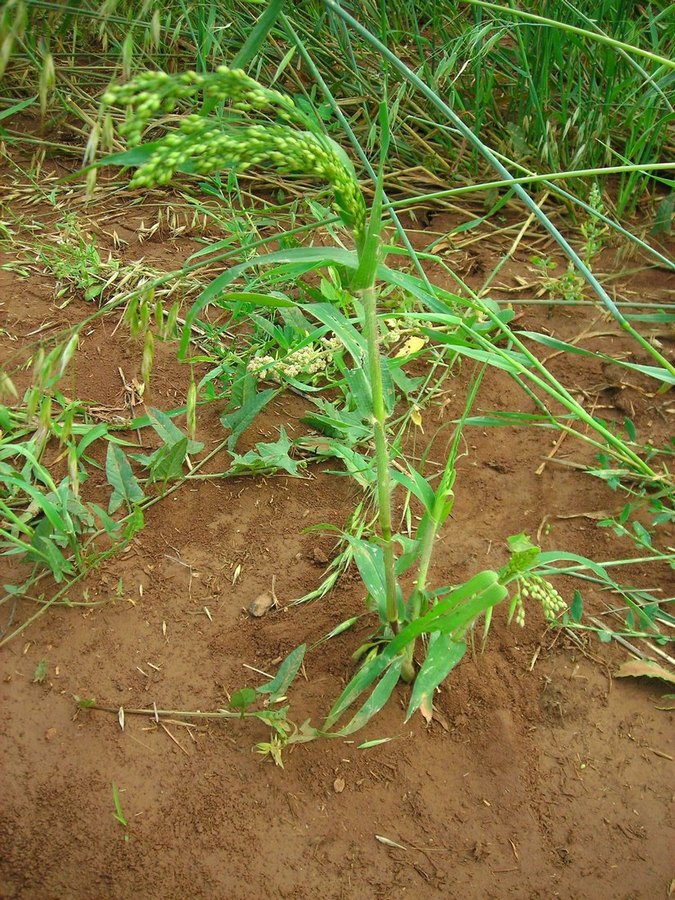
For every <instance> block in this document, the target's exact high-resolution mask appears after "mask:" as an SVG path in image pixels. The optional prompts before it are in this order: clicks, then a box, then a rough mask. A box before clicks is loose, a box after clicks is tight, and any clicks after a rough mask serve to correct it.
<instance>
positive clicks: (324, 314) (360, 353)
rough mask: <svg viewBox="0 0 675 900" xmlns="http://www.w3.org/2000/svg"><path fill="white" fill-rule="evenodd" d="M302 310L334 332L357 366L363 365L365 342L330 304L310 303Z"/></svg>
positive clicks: (355, 329)
mask: <svg viewBox="0 0 675 900" xmlns="http://www.w3.org/2000/svg"><path fill="white" fill-rule="evenodd" d="M304 310H305V312H306V313H308V314H309V315H312V316H314V318H315V319H318V320H319V322H321V323H322V324H323V325H327V326H328V327H329V328H330V329H331V331H334V332H335V334H336V335H337V336H338V337H339V338H340V340H341V341H342V343H343V345H344V347H345V350H347V352H348V353H349V355H350V356H351V357H352V359H353V360H354V362H355V363H356V364H357V365H362V364H363V360H364V358H365V355H366V342H365V340H364V338H363V336H362V335H361V333H360V332H359V330H358V329H357V328H355V327H354V326H353V325H352V323H351V322H350V321H349V319H347V317H346V316H345V315H343V313H341V312H340V310H339V309H337V308H336V307H335V306H331V304H330V303H311V304H309V305H307V306H305V307H304Z"/></svg>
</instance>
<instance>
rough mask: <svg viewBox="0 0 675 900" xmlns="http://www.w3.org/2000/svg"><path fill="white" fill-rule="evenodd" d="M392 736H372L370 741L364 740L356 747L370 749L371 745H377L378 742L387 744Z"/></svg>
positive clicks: (391, 739)
mask: <svg viewBox="0 0 675 900" xmlns="http://www.w3.org/2000/svg"><path fill="white" fill-rule="evenodd" d="M393 740H394V738H390V737H386V738H374V739H373V740H372V741H364V742H363V743H362V744H359V746H358V747H357V748H356V749H357V750H370V748H371V747H379V746H380V744H388V743H389V741H393Z"/></svg>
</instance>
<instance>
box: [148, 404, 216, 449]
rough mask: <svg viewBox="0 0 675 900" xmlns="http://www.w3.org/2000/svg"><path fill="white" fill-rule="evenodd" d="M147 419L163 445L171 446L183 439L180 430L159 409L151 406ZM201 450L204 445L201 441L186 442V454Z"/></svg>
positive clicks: (183, 436)
mask: <svg viewBox="0 0 675 900" xmlns="http://www.w3.org/2000/svg"><path fill="white" fill-rule="evenodd" d="M148 418H149V420H150V424H151V425H152V427H153V428H154V429H155V431H156V432H157V434H158V435H159V436H160V437H161V439H162V440H163V441H164V443H165V444H168V445H169V446H171V445H173V444H176V443H178V441H181V440H183V439H184V438H185V435H184V434H183V432H182V431H181V430H180V428H179V427H178V426H177V425H174V423H173V422H172V421H171V417H170V416H167V414H166V413H165V412H162V411H161V409H155V408H154V407H152V406H151V407H150V408H149V409H148ZM203 449H204V444H202V443H201V441H188V442H187V452H188V453H199V452H200V451H201V450H203Z"/></svg>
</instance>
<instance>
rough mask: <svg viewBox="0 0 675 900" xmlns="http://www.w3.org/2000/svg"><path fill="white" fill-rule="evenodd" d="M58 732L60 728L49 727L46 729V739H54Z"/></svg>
mask: <svg viewBox="0 0 675 900" xmlns="http://www.w3.org/2000/svg"><path fill="white" fill-rule="evenodd" d="M57 734H58V728H48V729H47V730H46V731H45V740H46V741H51V740H53V738H55V737H56V735H57Z"/></svg>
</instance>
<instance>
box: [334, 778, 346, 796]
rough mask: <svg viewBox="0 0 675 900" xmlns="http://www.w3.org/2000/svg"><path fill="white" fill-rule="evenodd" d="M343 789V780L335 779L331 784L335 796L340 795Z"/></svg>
mask: <svg viewBox="0 0 675 900" xmlns="http://www.w3.org/2000/svg"><path fill="white" fill-rule="evenodd" d="M344 789H345V780H344V778H336V779H335V781H334V782H333V790H334V791H335V793H336V794H341V793H342V792H343V791H344Z"/></svg>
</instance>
